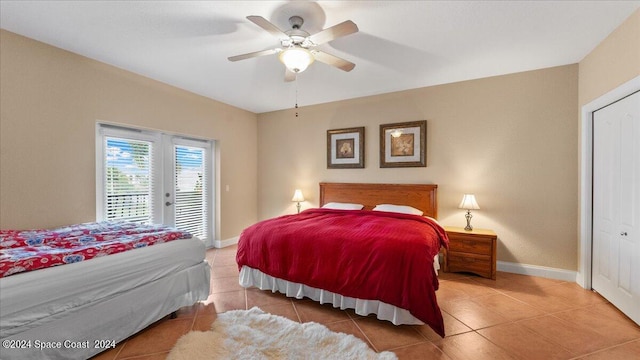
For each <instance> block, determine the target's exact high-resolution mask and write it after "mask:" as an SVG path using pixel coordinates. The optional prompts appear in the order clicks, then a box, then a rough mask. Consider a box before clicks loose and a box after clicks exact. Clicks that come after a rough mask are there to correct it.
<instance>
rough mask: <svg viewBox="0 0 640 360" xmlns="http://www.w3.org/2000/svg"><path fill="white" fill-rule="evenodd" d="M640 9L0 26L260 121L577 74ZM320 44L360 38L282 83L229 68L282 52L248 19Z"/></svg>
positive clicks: (375, 4)
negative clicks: (510, 79)
mask: <svg viewBox="0 0 640 360" xmlns="http://www.w3.org/2000/svg"><path fill="white" fill-rule="evenodd" d="M639 7H640V1H318V2H309V1H293V2H288V1H9V0H0V16H1V17H0V26H1V27H2V28H3V29H6V30H8V31H11V32H15V33H18V34H21V35H24V36H27V37H30V38H33V39H36V40H39V41H42V42H45V43H48V44H51V45H53V46H56V47H59V48H62V49H66V50H69V51H72V52H74V53H78V54H81V55H84V56H87V57H89V58H92V59H96V60H98V61H101V62H105V63H107V64H111V65H114V66H117V67H119V68H122V69H126V70H129V71H132V72H134V73H138V74H141V75H144V76H147V77H150V78H153V79H156V80H159V81H162V82H164V83H167V84H171V85H174V86H177V87H179V88H182V89H186V90H189V91H192V92H194V93H197V94H200V95H204V96H207V97H209V98H212V99H215V100H219V101H222V102H224V103H227V104H231V105H234V106H237V107H239V108H243V109H246V110H249V111H252V112H255V113H262V112H268V111H273V110H279V109H285V108H291V107H293V106H294V104H295V102H296V90H297V99H298V100H297V101H298V103H299V105H300V106H305V105H312V104H318V103H325V102H331V101H336V100H343V99H351V98H356V97H362V96H367V95H374V94H380V93H387V92H392V91H399V90H405V89H412V88H419V87H424V86H430V85H436V84H443V83H450V82H455V81H461V80H469V79H477V78H482V77H487V76H494V75H500V74H508V73H514V72H519V71H527V70H532V69H540V68H545V67H551V66H558V65H565V64H572V63H577V62H579V61H580V60H582V58H583V57H584V56H585V55H587V54H588V53H589V52H590V51H591V50H592V49H593V48H594V47H595V46H596V45H597V44H598V43H600V42H601V41H602V40H603V39H604V38H606V37H607V35H609V34H610V33H611V32H612V31H613V30H614V29H615V28H616V27H618V26H619V25H620V24H621V23H622V22H623V21H624V20H625V19H626V18H627V17H628V16H629V15H631V14H632V13H633V12H634V11H635V10H636V9H638V8H639ZM248 15H260V16H262V17H264V18H266V19H267V20H269V21H271V22H272V23H274V24H275V25H277V26H278V27H279V28H280V29H282V30H288V29H289V28H290V27H289V24H288V18H289V17H290V16H292V15H300V16H302V17H303V18H304V20H305V23H304V25H303V27H302V28H303V29H304V30H306V31H308V32H309V33H311V34H313V33H315V32H318V31H320V30H322V29H324V28H327V27H330V26H333V25H336V24H338V23H341V22H343V21H345V20H352V21H353V22H355V23H356V24H357V25H358V27H359V29H360V31H359V32H358V33H355V34H352V35H348V36H346V37H343V38H339V39H336V40H334V41H332V42H330V43H328V44H324V45H320V46H319V49H320V50H322V51H325V52H328V53H331V54H334V55H336V56H339V57H342V58H344V59H347V60H349V61H352V62H354V63H355V64H356V67H355V69H354V70H353V71H351V72H343V71H341V70H338V69H336V68H333V67H330V66H328V65H326V64H323V63H320V62H316V63H314V64H312V65H311V66H310V67H309V69H307V70H306V71H305V72H303V73H301V74H300V75H299V76H298V80H297V81H295V82H290V83H285V82H284V81H283V77H284V65H282V64H281V63H280V62H279V61H278V58H277V56H275V55H270V56H263V57H260V58H253V59H247V60H242V61H239V62H229V61H228V60H227V57H229V56H233V55H238V54H244V53H248V52H253V51H258V50H265V49H271V48H275V47H278V46H279V41H278V39H276V38H275V37H273V36H272V35H270V34H269V33H267V32H266V31H264V30H263V29H261V28H260V27H258V26H257V25H255V24H253V23H252V22H250V21H249V20H247V19H246V16H248Z"/></svg>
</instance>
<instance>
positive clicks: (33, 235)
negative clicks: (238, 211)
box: [0, 222, 191, 277]
mask: <svg viewBox="0 0 640 360" xmlns="http://www.w3.org/2000/svg"><path fill="white" fill-rule="evenodd" d="M188 238H191V234H189V233H188V232H185V231H181V230H178V229H176V228H172V227H168V226H162V225H141V224H136V223H130V222H95V223H86V224H79V225H71V226H67V227H62V228H58V229H53V230H44V229H43V230H0V277H5V276H9V275H13V274H18V273H21V272H25V271H32V270H38V269H44V268H48V267H52V266H58V265H64V264H70V263H76V262H80V261H85V260H89V259H92V258H95V257H100V256H106V255H111V254H116V253H119V252H123V251H127V250H132V249H137V248H141V247H145V246H151V245H154V244H160V243H165V242H168V241H172V240H177V239H188Z"/></svg>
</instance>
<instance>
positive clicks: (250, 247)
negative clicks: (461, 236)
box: [236, 209, 449, 336]
mask: <svg viewBox="0 0 640 360" xmlns="http://www.w3.org/2000/svg"><path fill="white" fill-rule="evenodd" d="M448 241H449V240H448V238H447V235H446V233H445V231H444V229H442V227H440V226H439V225H438V224H437V223H435V222H434V221H432V220H430V219H428V218H425V217H422V216H416V215H407V214H398V213H390V212H379V211H345V210H330V209H310V210H306V211H303V212H302V213H300V214H298V215H285V216H281V217H278V218H274V219H270V220H265V221H262V222H259V223H257V224H255V225H252V226H250V227H249V228H247V229H245V230H244V231H243V232H242V234H241V236H240V240H239V243H238V253H237V255H236V260H237V262H238V267H239V268H242V266H244V265H246V266H249V267H251V268H254V269H258V270H260V271H262V272H263V273H265V274H268V275H271V276H273V277H276V278H280V279H284V280H288V281H292V282H297V283H302V284H305V285H308V286H311V287H315V288H319V289H324V290H328V291H331V292H334V293H337V294H341V295H343V296H348V297H353V298H359V299H366V300H379V301H383V302H385V303H388V304H391V305H395V306H397V307H400V308H403V309H407V310H409V311H410V312H411V314H412V315H413V316H415V317H416V318H418V319H420V320H422V321H423V322H424V323H426V324H428V325H429V326H431V328H432V329H433V330H434V331H436V332H437V333H438V334H440V335H441V336H444V324H443V321H442V314H441V312H440V308H439V307H438V304H437V301H436V295H435V291H436V290H437V289H438V278H437V275H436V273H435V270H434V269H433V258H434V256H435V255H436V254H437V253H438V252H439V250H440V246H445V247H447V246H448Z"/></svg>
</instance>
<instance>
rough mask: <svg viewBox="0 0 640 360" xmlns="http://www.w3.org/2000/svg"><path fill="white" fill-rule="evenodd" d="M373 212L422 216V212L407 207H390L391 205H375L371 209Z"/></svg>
mask: <svg viewBox="0 0 640 360" xmlns="http://www.w3.org/2000/svg"><path fill="white" fill-rule="evenodd" d="M373 211H388V212H396V213H401V214H412V215H418V216H422V214H423V212H422V211H420V210H418V209H416V208H414V207H411V206H407V205H391V204H380V205H376V207H374V208H373Z"/></svg>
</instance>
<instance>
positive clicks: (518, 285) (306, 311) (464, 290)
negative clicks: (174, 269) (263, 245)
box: [93, 246, 640, 360]
mask: <svg viewBox="0 0 640 360" xmlns="http://www.w3.org/2000/svg"><path fill="white" fill-rule="evenodd" d="M235 252H236V247H235V246H234V247H228V248H225V249H212V250H209V251H208V252H207V259H208V260H209V262H210V264H212V273H211V274H212V277H211V295H210V296H209V298H208V299H207V301H206V302H205V303H200V304H196V305H194V306H189V307H185V308H182V309H180V310H179V311H178V316H177V318H175V319H169V318H168V317H167V318H164V319H162V320H160V321H158V322H157V323H155V324H153V325H151V326H149V327H148V328H147V329H145V330H143V331H141V332H140V333H138V334H137V335H135V336H132V337H131V338H129V339H127V340H126V341H123V342H122V343H120V344H118V346H117V347H116V348H115V349H111V350H109V351H106V352H103V353H101V354H99V355H97V356H95V357H94V358H93V359H99V360H105V359H110V360H114V359H131V360H133V359H138V360H142V359H145V360H151V359H164V358H165V357H166V355H167V353H168V352H169V350H170V349H171V348H172V347H173V345H174V343H175V342H176V340H177V339H178V338H179V337H180V336H182V335H183V334H185V333H187V332H188V331H190V330H201V331H205V330H208V328H209V327H210V326H211V323H212V322H213V321H214V320H215V319H216V314H217V313H221V312H224V311H227V310H234V309H247V308H251V307H253V306H258V307H260V308H261V309H262V310H264V311H267V312H270V313H272V314H277V315H281V316H285V317H287V318H290V319H293V320H295V321H301V322H306V321H316V322H319V323H322V324H325V325H326V326H327V327H329V328H330V329H332V330H333V331H338V332H344V333H348V334H353V335H354V336H357V337H359V338H360V339H362V340H363V341H365V342H366V343H367V344H368V345H369V346H370V347H371V348H372V349H374V350H376V351H384V350H391V351H393V352H395V353H396V354H397V355H398V358H399V359H473V360H481V359H491V360H494V359H545V360H546V359H616V360H617V359H640V327H639V326H638V325H636V324H635V323H633V322H632V321H631V320H629V319H628V318H626V317H625V316H624V315H623V314H621V313H620V312H619V311H618V310H616V309H615V308H614V307H613V306H611V305H610V304H609V303H607V301H606V300H604V299H603V298H602V297H600V296H599V295H598V294H596V293H594V292H591V291H586V290H584V289H582V288H580V287H579V286H578V285H576V284H575V283H568V282H563V281H558V280H550V279H545V278H539V277H531V276H523V275H516V274H511V273H504V272H499V273H498V276H497V280H495V281H494V280H488V279H483V278H480V277H477V276H473V275H466V274H448V273H444V274H442V273H441V275H440V290H438V292H437V297H438V303H439V305H440V307H441V309H442V314H443V316H444V322H445V326H446V333H447V336H446V337H445V338H444V339H443V338H440V337H439V336H438V335H436V334H435V333H434V332H433V331H432V330H431V329H430V328H429V327H427V326H394V325H392V324H391V323H389V322H386V321H379V320H377V319H375V318H371V317H362V316H359V315H356V314H355V313H354V312H353V311H350V310H347V311H341V310H339V309H333V308H332V307H331V305H320V304H317V303H315V302H312V301H310V300H295V299H294V300H291V299H289V298H286V297H285V296H283V295H280V294H272V293H270V292H266V291H260V290H256V289H248V290H245V289H243V288H242V287H240V286H239V285H238V277H237V275H238V270H237V267H236V265H235Z"/></svg>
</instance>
